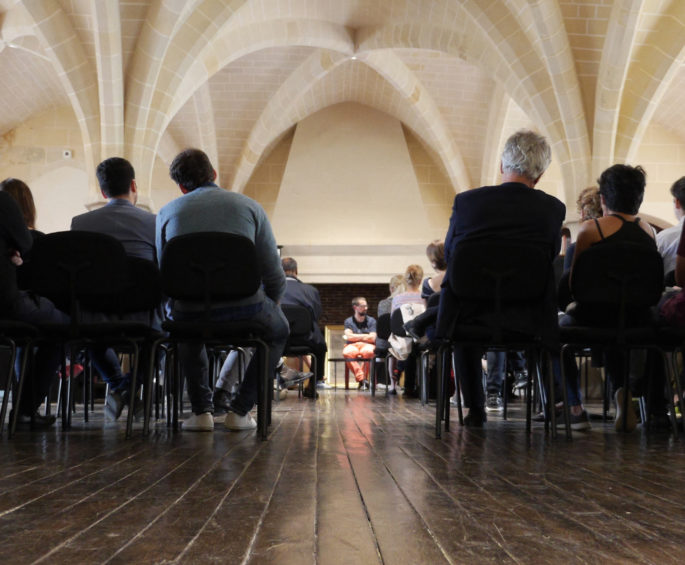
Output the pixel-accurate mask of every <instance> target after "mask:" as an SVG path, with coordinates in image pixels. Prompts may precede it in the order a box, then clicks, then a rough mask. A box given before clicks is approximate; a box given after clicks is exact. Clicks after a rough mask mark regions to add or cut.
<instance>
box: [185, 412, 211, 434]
mask: <svg viewBox="0 0 685 565" xmlns="http://www.w3.org/2000/svg"><path fill="white" fill-rule="evenodd" d="M181 429H183V430H186V431H189V432H211V431H214V417H213V416H212V413H211V412H203V413H202V414H192V415H191V416H190V418H186V419H185V420H183V427H182V428H181Z"/></svg>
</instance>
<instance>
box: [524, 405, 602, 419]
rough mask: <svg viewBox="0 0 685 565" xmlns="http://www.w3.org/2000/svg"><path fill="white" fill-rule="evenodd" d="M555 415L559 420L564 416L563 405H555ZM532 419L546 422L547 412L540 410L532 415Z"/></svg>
mask: <svg viewBox="0 0 685 565" xmlns="http://www.w3.org/2000/svg"><path fill="white" fill-rule="evenodd" d="M554 416H555V418H556V420H557V422H558V421H559V420H560V419H563V417H564V409H563V407H561V406H555V407H554ZM588 419H589V417H588ZM531 420H532V421H533V422H544V421H545V413H544V412H538V413H537V414H535V415H534V416H532V417H531Z"/></svg>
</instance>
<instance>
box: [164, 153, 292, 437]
mask: <svg viewBox="0 0 685 565" xmlns="http://www.w3.org/2000/svg"><path fill="white" fill-rule="evenodd" d="M169 175H170V176H171V178H172V180H173V181H174V182H175V183H176V184H177V185H178V187H179V189H180V190H181V192H182V193H183V196H181V197H180V198H177V199H176V200H172V201H171V202H169V203H168V204H167V205H165V206H164V207H163V208H162V209H161V210H160V211H159V214H158V215H157V227H156V248H157V257H158V259H159V258H161V257H162V253H163V252H164V248H165V246H166V244H167V242H168V241H169V240H171V239H172V238H174V237H176V236H180V235H185V234H191V233H196V232H207V231H213V232H224V233H232V234H236V235H241V236H244V237H246V238H248V239H250V240H251V241H253V242H254V244H255V247H256V250H257V256H258V257H259V258H260V261H259V269H260V275H261V278H262V283H263V284H262V288H260V289H259V290H258V291H257V292H256V293H255V294H254V295H253V296H251V297H249V298H247V299H243V300H240V301H236V302H230V303H221V304H213V305H212V318H213V319H214V320H217V321H221V320H237V319H254V320H258V321H260V322H262V323H263V324H264V325H265V326H267V327H269V328H270V329H271V333H270V334H269V335H267V336H266V340H265V341H266V342H267V345H268V346H269V359H268V363H269V369H270V370H271V371H273V372H275V371H276V367H277V366H278V364H279V362H280V360H281V357H282V355H283V349H284V347H285V343H286V340H287V338H288V321H287V320H286V319H285V316H284V315H283V312H282V311H281V308H280V307H279V306H278V302H279V300H280V299H281V297H282V296H283V293H284V291H285V274H284V273H283V268H282V267H281V261H280V258H279V256H278V248H277V247H276V240H275V239H274V235H273V232H272V230H271V224H270V223H269V220H268V218H267V216H266V213H265V212H264V209H263V208H262V207H261V206H260V205H259V204H258V203H257V202H255V201H254V200H252V199H251V198H248V197H247V196H245V195H243V194H239V193H237V192H232V191H230V190H224V189H223V188H220V187H218V186H217V185H216V184H214V180H215V179H216V171H215V170H214V168H213V167H212V164H211V162H210V161H209V158H208V157H207V155H206V154H205V153H204V152H202V151H200V150H199V149H186V150H185V151H182V152H181V153H179V154H178V155H177V156H176V157H175V158H174V160H173V162H172V163H171V166H170V167H169ZM169 309H170V316H171V317H172V318H173V319H174V320H195V319H197V318H198V317H199V316H201V311H202V306H201V305H198V304H195V303H193V302H187V301H180V300H178V301H172V302H171V304H170V305H169ZM179 357H180V362H181V368H182V370H183V372H184V374H185V377H186V382H187V386H188V396H189V397H190V403H191V405H192V411H193V415H192V416H191V417H190V418H187V419H186V420H185V421H184V422H183V429H185V430H191V431H211V430H212V429H213V428H214V420H213V417H212V412H213V410H214V407H213V403H212V390H211V388H210V387H209V382H208V359H207V352H206V350H205V347H204V345H202V344H191V343H186V344H182V345H180V346H179ZM258 377H259V376H258V367H257V363H256V362H254V359H253V361H251V362H250V364H249V365H248V366H247V370H246V373H245V378H244V379H243V381H242V383H241V384H240V387H239V389H238V392H237V394H236V395H235V397H234V398H233V399H232V400H231V403H230V406H229V412H228V414H227V415H226V419H225V420H224V425H225V426H226V427H227V428H228V429H230V430H248V429H253V428H256V427H257V423H256V422H255V421H254V419H253V418H252V416H250V410H252V408H253V407H254V405H255V403H256V401H257V386H258Z"/></svg>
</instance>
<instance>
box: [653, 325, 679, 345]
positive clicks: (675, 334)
mask: <svg viewBox="0 0 685 565" xmlns="http://www.w3.org/2000/svg"><path fill="white" fill-rule="evenodd" d="M656 336H657V339H658V340H659V344H661V345H663V346H664V347H682V345H683V344H684V343H685V328H677V327H673V326H664V327H660V328H657V329H656Z"/></svg>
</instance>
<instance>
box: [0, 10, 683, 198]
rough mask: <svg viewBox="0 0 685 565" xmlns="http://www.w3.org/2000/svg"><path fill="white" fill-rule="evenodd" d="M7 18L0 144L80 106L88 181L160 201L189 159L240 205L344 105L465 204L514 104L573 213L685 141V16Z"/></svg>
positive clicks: (0, 35)
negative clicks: (641, 156) (159, 174)
mask: <svg viewBox="0 0 685 565" xmlns="http://www.w3.org/2000/svg"><path fill="white" fill-rule="evenodd" d="M0 10H1V11H2V25H1V28H0V74H1V76H2V77H3V83H2V87H1V88H0V134H3V135H8V134H9V132H11V131H12V130H13V129H14V128H16V127H17V126H18V125H20V124H21V123H23V122H25V121H26V120H27V119H29V118H30V117H32V116H35V115H38V114H41V113H42V112H45V111H46V110H50V109H52V108H58V107H62V106H64V105H69V106H70V107H71V108H72V110H73V113H74V116H75V119H76V121H77V123H78V127H79V130H80V133H81V138H82V142H83V152H84V155H85V167H86V169H87V172H88V173H89V175H88V176H89V178H90V179H92V178H93V175H92V174H91V173H92V170H94V166H95V164H97V162H98V161H99V160H101V159H102V158H104V157H106V156H110V155H112V154H120V155H125V156H127V157H128V158H130V159H131V160H132V161H133V162H135V164H136V169H137V172H138V180H139V185H140V187H141V190H142V192H143V193H147V194H148V196H149V195H150V191H151V185H152V182H151V179H152V174H153V169H154V166H155V160H156V159H159V158H160V157H161V158H162V159H164V160H168V158H169V156H170V155H172V154H173V151H175V150H176V149H178V148H182V147H185V146H189V145H196V146H201V147H203V148H204V149H205V150H206V151H207V152H208V153H209V154H210V155H211V157H212V158H213V160H214V161H215V162H216V163H218V169H219V174H220V177H221V180H222V184H223V185H224V186H230V187H232V188H233V189H234V190H243V188H244V187H245V185H246V183H247V182H248V180H249V179H250V176H251V175H252V173H253V172H254V171H255V168H256V167H257V166H258V164H259V163H260V162H261V161H262V160H263V159H264V158H265V156H266V155H267V154H268V152H269V151H270V150H271V149H272V148H273V147H274V145H275V144H276V143H277V142H278V140H280V139H281V138H282V137H283V136H284V135H286V134H287V133H288V131H290V130H291V129H292V128H293V127H294V126H295V125H296V124H297V123H298V122H299V121H301V120H302V119H304V118H305V117H307V116H309V115H311V114H313V113H315V112H317V111H318V110H321V109H323V108H326V107H328V106H330V105H332V104H335V103H338V102H345V101H352V102H357V103H360V104H364V105H368V106H371V107H373V108H375V109H378V110H381V111H383V112H385V113H387V114H389V115H391V116H393V117H395V118H397V119H399V120H400V121H401V122H402V123H403V124H405V126H406V127H407V128H408V129H409V130H410V131H411V132H412V133H413V134H414V135H415V136H416V137H417V138H418V139H419V140H420V142H421V143H422V144H423V145H424V146H425V148H426V150H427V151H428V152H429V153H430V154H431V155H432V156H433V157H434V159H435V160H436V161H437V163H438V165H439V166H440V167H441V168H442V170H443V171H444V173H445V175H446V176H447V178H448V179H449V180H450V182H451V184H452V186H453V188H454V190H455V191H459V190H464V189H467V188H470V187H472V186H477V185H478V184H480V183H481V181H482V180H483V177H484V173H483V171H484V170H485V168H486V166H487V165H488V163H489V162H491V161H492V160H493V159H495V160H496V155H497V151H498V149H499V144H500V142H501V136H500V131H501V129H502V127H503V121H504V120H505V118H506V111H505V110H504V109H505V108H507V107H509V106H510V105H511V104H514V105H515V106H516V107H518V108H520V110H521V111H522V112H523V113H524V114H525V115H526V116H527V118H528V119H529V120H530V123H531V124H532V125H534V126H535V127H536V128H538V129H539V130H540V131H542V132H543V133H545V134H546V135H547V136H548V137H549V138H550V140H551V141H552V145H553V150H554V154H555V158H556V160H557V163H558V165H559V167H560V171H561V173H560V174H561V179H562V181H563V195H564V196H565V199H566V201H567V204H570V203H572V202H573V200H574V197H575V194H576V192H577V191H578V190H580V189H581V188H582V187H583V186H585V185H586V184H587V183H588V182H589V181H590V179H592V178H594V177H595V176H596V174H597V173H598V172H599V171H600V170H601V169H603V168H604V167H606V166H607V165H609V164H611V163H613V162H616V161H630V159H631V157H632V156H634V154H635V151H636V150H637V148H638V146H639V144H640V142H641V138H642V136H643V135H644V133H645V131H646V128H647V127H648V126H649V124H650V123H658V124H660V125H661V126H662V127H663V128H665V129H666V130H668V131H670V132H672V134H673V135H675V136H677V137H678V138H679V139H681V140H683V142H685V105H684V104H682V102H681V99H682V95H681V93H682V91H683V86H685V64H684V62H683V59H684V57H685V51H684V49H683V46H684V45H685V43H684V40H683V38H685V2H683V1H682V0H671V1H668V0H287V1H285V0H283V1H278V0H223V1H219V0H130V1H128V0H121V1H118V2H117V1H115V0H17V1H12V0H0ZM91 182H92V181H91ZM92 192H93V197H94V198H96V197H97V191H96V190H95V187H94V186H93V187H92ZM571 207H572V204H571Z"/></svg>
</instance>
